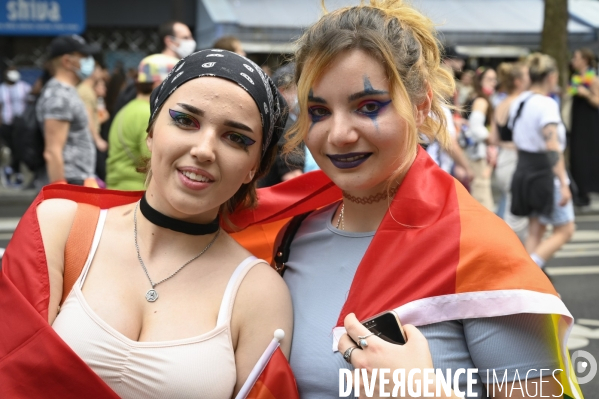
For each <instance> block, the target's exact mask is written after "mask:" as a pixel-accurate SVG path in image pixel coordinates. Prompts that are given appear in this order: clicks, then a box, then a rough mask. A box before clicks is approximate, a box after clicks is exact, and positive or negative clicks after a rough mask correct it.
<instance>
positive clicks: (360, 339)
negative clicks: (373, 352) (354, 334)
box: [358, 333, 375, 349]
mask: <svg viewBox="0 0 599 399" xmlns="http://www.w3.org/2000/svg"><path fill="white" fill-rule="evenodd" d="M373 335H375V334H374V333H370V334H367V335H359V336H358V345H360V348H362V349H364V348H367V347H368V342H367V341H366V338H368V337H371V336H373Z"/></svg>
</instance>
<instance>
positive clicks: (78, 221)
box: [60, 203, 100, 305]
mask: <svg viewBox="0 0 599 399" xmlns="http://www.w3.org/2000/svg"><path fill="white" fill-rule="evenodd" d="M99 216H100V208H99V207H97V206H93V205H89V204H83V203H80V204H77V212H76V213H75V220H74V221H73V225H72V226H71V231H70V232H69V237H68V238H67V243H66V246H65V249H64V279H63V284H62V299H61V300H60V304H61V305H62V303H63V302H64V301H65V299H67V296H68V295H69V292H71V289H72V288H73V285H74V284H75V281H77V278H79V275H80V274H81V270H83V266H84V264H85V261H86V259H87V256H88V254H89V251H90V249H91V246H92V241H93V239H94V233H95V231H96V225H97V224H98V217H99Z"/></svg>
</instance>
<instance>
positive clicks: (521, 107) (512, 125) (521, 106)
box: [507, 94, 534, 131]
mask: <svg viewBox="0 0 599 399" xmlns="http://www.w3.org/2000/svg"><path fill="white" fill-rule="evenodd" d="M532 96H534V94H531V95H530V96H528V97H526V98H525V99H524V100H522V102H521V103H520V105H519V106H518V111H516V115H515V116H514V119H513V120H512V121H511V122H512V123H510V121H509V120H508V124H507V125H508V127H509V129H510V130H511V131H513V130H514V126H516V121H517V120H518V118H520V114H521V113H522V109H523V108H524V104H525V103H526V101H528V99H529V98H531V97H532Z"/></svg>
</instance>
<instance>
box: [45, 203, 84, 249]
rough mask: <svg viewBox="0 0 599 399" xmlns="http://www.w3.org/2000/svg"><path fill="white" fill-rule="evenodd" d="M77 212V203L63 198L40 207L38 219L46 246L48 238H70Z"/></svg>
mask: <svg viewBox="0 0 599 399" xmlns="http://www.w3.org/2000/svg"><path fill="white" fill-rule="evenodd" d="M76 212H77V203H76V202H75V201H71V200H67V199H62V198H53V199H48V200H45V201H43V202H42V203H41V204H39V205H38V207H37V219H38V222H39V225H40V230H41V232H42V238H43V240H44V245H45V244H46V238H49V239H52V237H54V238H58V237H61V236H63V235H66V236H68V234H69V231H70V230H71V225H72V224H73V220H74V219H75V213H76Z"/></svg>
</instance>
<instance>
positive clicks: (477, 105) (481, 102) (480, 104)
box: [472, 97, 489, 113]
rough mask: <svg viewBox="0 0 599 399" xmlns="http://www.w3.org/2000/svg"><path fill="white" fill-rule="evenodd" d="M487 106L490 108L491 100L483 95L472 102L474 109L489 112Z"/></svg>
mask: <svg viewBox="0 0 599 399" xmlns="http://www.w3.org/2000/svg"><path fill="white" fill-rule="evenodd" d="M487 108H489V102H488V101H487V100H485V99H484V98H482V97H478V98H477V99H476V100H474V102H473V103H472V111H480V112H483V113H485V112H487Z"/></svg>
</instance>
